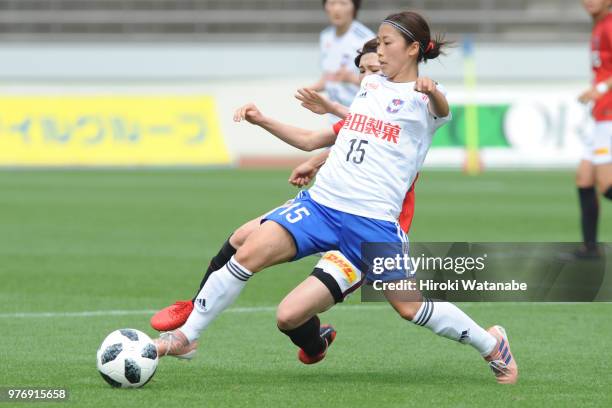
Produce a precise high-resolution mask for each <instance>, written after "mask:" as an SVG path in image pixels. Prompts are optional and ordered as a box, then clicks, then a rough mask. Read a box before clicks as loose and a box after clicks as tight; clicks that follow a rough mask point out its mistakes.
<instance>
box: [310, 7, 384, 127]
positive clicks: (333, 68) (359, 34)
mask: <svg viewBox="0 0 612 408" xmlns="http://www.w3.org/2000/svg"><path fill="white" fill-rule="evenodd" d="M323 6H324V7H325V12H326V13H327V17H328V18H329V21H330V23H331V25H330V26H329V27H327V28H326V29H324V30H323V31H322V32H321V35H320V37H319V47H320V52H321V70H322V71H323V75H322V76H321V78H320V79H319V80H318V81H317V82H316V83H315V84H313V85H312V86H310V87H309V88H311V89H313V90H314V91H323V90H325V91H326V92H327V95H328V96H329V98H330V99H331V100H332V101H333V102H337V103H339V104H341V105H344V106H349V105H350V104H351V103H352V102H353V98H354V97H355V94H356V93H357V90H358V89H359V84H360V82H361V81H360V80H359V76H358V71H357V70H356V69H355V68H354V67H352V66H351V63H352V62H353V59H354V58H355V56H356V55H357V50H358V49H360V48H361V46H362V45H363V43H364V42H366V41H367V40H368V39H370V38H374V37H375V35H374V33H373V32H372V31H371V30H370V29H369V28H367V27H366V26H365V25H363V24H362V23H360V22H359V21H357V20H355V18H356V17H357V13H358V12H359V7H360V6H361V0H323ZM342 117H343V116H340V118H342ZM330 120H332V121H333V122H335V121H337V120H338V118H337V117H333V116H331V117H330Z"/></svg>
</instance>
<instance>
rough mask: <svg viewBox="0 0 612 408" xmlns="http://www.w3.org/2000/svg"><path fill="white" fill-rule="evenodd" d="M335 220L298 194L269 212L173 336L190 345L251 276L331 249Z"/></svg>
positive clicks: (213, 277)
mask: <svg viewBox="0 0 612 408" xmlns="http://www.w3.org/2000/svg"><path fill="white" fill-rule="evenodd" d="M336 222H337V221H335V220H334V214H331V213H325V209H324V208H322V207H321V206H319V205H318V204H317V203H316V202H314V201H312V200H310V198H309V196H308V194H307V193H301V194H300V199H299V200H296V201H295V202H294V203H293V204H292V205H291V206H289V207H286V208H278V209H276V210H275V211H273V212H272V213H270V214H268V215H267V216H266V217H265V219H264V223H263V224H262V225H261V226H260V227H259V228H257V230H256V231H255V232H253V233H252V234H251V235H250V236H249V237H248V238H247V240H246V242H245V243H244V245H242V246H241V247H240V248H239V249H238V251H237V252H236V255H234V256H233V257H232V258H231V259H230V260H229V261H228V262H227V264H226V265H224V266H223V267H222V268H221V269H219V270H218V271H216V272H215V273H213V274H211V275H210V278H209V279H208V280H207V281H206V283H205V284H204V287H202V290H201V291H200V293H199V294H198V296H197V298H196V302H195V308H194V310H193V312H192V313H191V314H190V315H189V318H188V319H187V321H186V322H185V324H184V325H183V326H182V327H181V328H180V329H177V330H175V332H181V333H182V334H183V335H184V340H186V342H188V343H193V342H194V341H195V340H196V339H197V338H198V337H199V336H200V334H201V332H202V331H203V330H205V329H206V328H207V327H208V326H209V325H210V323H211V322H212V321H214V320H215V318H216V317H217V316H218V315H219V314H220V313H221V312H222V311H223V310H225V309H226V308H227V307H229V306H230V305H231V304H232V303H233V302H234V301H235V300H236V298H237V297H238V295H239V294H240V292H241V291H242V289H243V288H244V286H245V285H246V282H247V280H248V279H249V278H250V277H251V276H252V275H253V274H254V273H256V272H259V271H261V270H262V269H264V268H266V267H268V266H272V265H275V264H278V263H282V262H287V261H289V260H291V259H299V258H302V257H304V256H307V255H312V254H313V253H317V252H321V251H325V250H327V249H330V248H333V247H334V245H335V242H336V241H337V238H336V235H335V234H336V233H335V230H334V227H333V226H334V225H335V224H334V223H336ZM183 343H185V341H183ZM161 347H162V348H163V347H168V346H167V345H166V346H163V345H162V346H161ZM162 351H165V350H162ZM160 354H162V355H163V354H164V353H162V352H160Z"/></svg>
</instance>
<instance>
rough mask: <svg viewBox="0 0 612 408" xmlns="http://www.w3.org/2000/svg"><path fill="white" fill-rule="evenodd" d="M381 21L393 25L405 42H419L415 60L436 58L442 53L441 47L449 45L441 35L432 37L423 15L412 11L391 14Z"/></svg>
mask: <svg viewBox="0 0 612 408" xmlns="http://www.w3.org/2000/svg"><path fill="white" fill-rule="evenodd" d="M383 23H387V24H390V25H391V26H393V28H395V29H396V30H397V31H398V32H399V33H400V34H401V35H402V37H404V39H405V40H406V43H407V44H412V43H413V42H415V41H416V42H418V43H419V57H418V59H417V62H421V61H427V60H430V59H434V58H437V57H438V56H439V55H440V54H443V53H444V52H443V48H445V47H447V46H448V45H450V43H449V42H448V41H444V36H442V35H439V34H438V35H436V37H435V38H432V36H431V31H430V29H429V24H427V21H425V19H424V18H423V16H421V15H420V14H419V13H415V12H414V11H403V12H401V13H397V14H391V15H390V16H388V17H387V18H385V20H384V21H383Z"/></svg>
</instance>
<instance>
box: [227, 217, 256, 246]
mask: <svg viewBox="0 0 612 408" xmlns="http://www.w3.org/2000/svg"><path fill="white" fill-rule="evenodd" d="M252 232H253V228H252V227H251V226H250V223H247V224H244V225H242V226H240V227H238V229H236V231H234V233H233V234H232V236H231V237H230V244H232V246H233V247H234V248H236V249H238V248H240V247H241V246H242V245H243V244H244V243H245V242H246V240H247V238H248V237H249V235H251V233H252Z"/></svg>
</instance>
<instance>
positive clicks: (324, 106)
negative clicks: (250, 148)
mask: <svg viewBox="0 0 612 408" xmlns="http://www.w3.org/2000/svg"><path fill="white" fill-rule="evenodd" d="M376 47H377V41H376V39H372V40H370V41H368V42H366V43H365V44H364V45H363V48H362V49H361V50H360V51H359V52H358V55H357V56H356V57H355V61H354V63H355V66H356V67H358V68H359V72H360V74H359V75H360V77H361V78H362V79H363V77H365V76H366V75H370V74H374V73H377V72H379V71H380V64H379V62H378V55H377V54H376ZM300 91H304V90H300ZM308 98H309V99H308V101H307V102H305V103H303V105H304V106H305V107H307V108H308V109H310V110H311V111H313V112H315V113H318V114H324V113H333V114H336V115H338V116H341V117H344V116H346V115H347V114H348V108H346V107H344V106H342V105H340V104H338V103H335V102H331V101H330V100H329V99H327V98H325V97H324V96H321V95H319V94H318V93H317V92H311V91H309V93H308ZM298 99H299V98H298ZM247 107H250V108H251V112H252V117H253V118H258V121H259V122H261V123H263V122H268V123H271V124H272V127H273V128H274V129H273V130H274V131H275V132H276V133H275V134H276V136H277V137H279V138H280V139H281V140H285V141H287V140H291V142H290V144H291V145H292V146H294V147H297V148H299V149H301V150H306V151H311V150H314V149H315V148H316V147H320V146H319V145H321V146H323V145H324V144H325V143H326V142H325V141H329V144H330V145H331V144H333V141H335V137H336V135H337V134H338V132H339V131H340V129H341V128H342V126H343V125H344V122H343V121H340V122H338V123H336V124H335V125H334V126H333V127H332V128H326V129H322V130H319V131H307V130H305V129H298V130H297V131H296V128H293V127H290V126H287V125H284V124H282V123H279V122H277V121H273V120H269V119H266V120H262V118H263V115H261V112H259V110H257V108H256V107H255V106H254V105H245V106H243V107H242V108H241V109H246V108H247ZM244 114H245V113H244V112H242V113H241V112H240V109H239V110H238V111H237V113H236V120H240V117H241V115H244ZM268 128H269V127H268ZM269 129H270V128H269ZM321 140H323V142H321ZM328 155H329V151H325V152H323V153H319V154H317V155H316V156H313V157H312V158H310V159H308V160H307V161H306V162H304V163H302V164H301V165H299V166H297V167H296V168H295V169H294V170H293V171H292V173H291V176H290V177H289V182H290V183H291V184H293V185H294V186H296V187H304V186H306V185H308V184H309V183H310V182H311V181H312V180H313V179H314V176H315V175H316V173H317V171H318V170H319V168H320V167H321V166H322V165H323V164H324V163H325V160H327V156H328ZM413 209H414V189H412V188H411V189H410V191H409V192H408V194H407V196H406V199H405V203H404V205H403V207H402V214H401V216H400V220H399V221H400V224H401V225H402V229H403V230H404V231H405V232H407V231H408V229H409V227H410V223H411V222H412V216H413V211H414V210H413ZM262 218H263V216H260V217H257V218H255V219H253V220H250V221H248V222H246V223H245V224H243V225H242V226H240V227H239V228H238V229H236V230H235V231H234V232H233V233H232V235H231V236H230V237H229V238H228V240H227V241H225V242H224V243H223V245H222V247H221V249H220V250H219V252H218V253H217V254H216V255H215V256H214V257H213V259H212V260H211V262H210V264H209V265H208V268H207V270H206V273H205V275H204V277H203V278H202V281H201V282H200V287H199V288H198V290H197V291H196V295H197V293H199V291H200V290H201V289H202V286H204V283H205V282H206V280H207V279H208V277H209V276H210V274H211V273H213V272H214V271H216V270H217V269H220V268H221V267H222V266H223V265H225V264H226V263H227V261H229V260H230V258H231V257H232V256H233V255H234V254H235V253H236V250H237V249H238V248H240V246H241V245H242V244H243V243H244V242H245V241H246V239H247V237H248V236H249V235H250V234H251V233H252V232H253V231H255V229H257V227H259V225H260V224H261V219H262ZM340 256H341V255H340ZM328 272H331V271H328ZM333 275H335V276H337V277H338V279H340V280H341V281H342V282H340V283H339V286H340V288H341V289H342V290H343V292H345V291H348V290H349V289H350V288H352V287H353V286H354V283H355V282H346V281H345V278H344V277H342V276H341V275H342V274H341V273H340V274H338V273H337V272H334V273H333ZM346 285H348V286H346ZM195 299H196V298H195V296H194V297H193V299H191V300H185V301H181V300H179V301H177V302H175V303H174V304H172V305H170V306H168V307H166V308H164V309H162V310H160V311H159V312H157V313H155V315H153V317H152V318H151V327H153V328H154V329H155V330H159V331H168V330H174V329H176V328H178V327H180V326H182V325H183V324H184V323H185V321H186V320H187V318H188V317H189V315H190V314H191V311H192V310H193V303H194V301H195ZM343 299H344V296H343V297H342V298H340V299H337V301H342V300H343Z"/></svg>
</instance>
